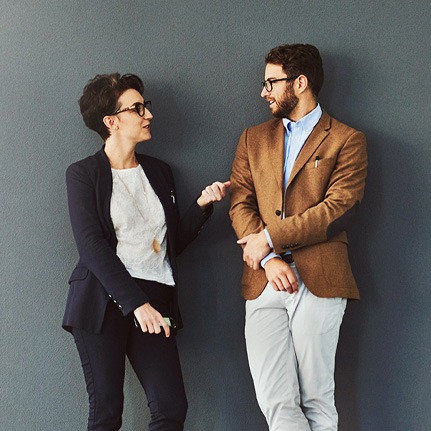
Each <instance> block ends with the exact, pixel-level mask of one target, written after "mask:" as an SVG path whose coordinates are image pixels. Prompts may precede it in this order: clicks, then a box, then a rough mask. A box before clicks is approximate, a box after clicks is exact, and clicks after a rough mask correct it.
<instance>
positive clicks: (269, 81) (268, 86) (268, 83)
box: [261, 75, 300, 93]
mask: <svg viewBox="0 0 431 431" xmlns="http://www.w3.org/2000/svg"><path fill="white" fill-rule="evenodd" d="M299 76H300V75H296V76H290V77H287V78H278V79H267V80H266V81H262V82H261V84H262V88H265V90H266V91H268V93H270V92H271V91H272V84H274V82H279V81H294V80H295V79H296V78H298V77H299Z"/></svg>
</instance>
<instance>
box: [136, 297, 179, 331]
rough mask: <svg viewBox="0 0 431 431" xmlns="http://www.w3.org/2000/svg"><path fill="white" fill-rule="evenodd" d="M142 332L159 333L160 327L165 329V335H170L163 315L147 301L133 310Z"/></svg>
mask: <svg viewBox="0 0 431 431" xmlns="http://www.w3.org/2000/svg"><path fill="white" fill-rule="evenodd" d="M133 314H134V315H135V318H136V320H137V321H138V323H139V326H140V327H141V329H142V332H149V333H150V334H160V332H161V331H162V329H163V330H164V331H165V334H166V337H169V336H170V335H171V330H170V328H169V325H168V324H167V322H166V320H165V319H164V318H163V316H162V315H161V314H160V313H159V312H158V311H157V310H156V309H155V308H153V307H152V306H151V305H150V303H149V302H147V303H145V304H144V305H141V306H140V307H138V308H136V309H135V310H134V311H133Z"/></svg>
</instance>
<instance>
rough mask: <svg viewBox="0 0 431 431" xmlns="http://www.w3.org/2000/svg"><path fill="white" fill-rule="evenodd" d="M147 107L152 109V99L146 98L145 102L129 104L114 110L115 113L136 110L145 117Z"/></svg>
mask: <svg viewBox="0 0 431 431" xmlns="http://www.w3.org/2000/svg"><path fill="white" fill-rule="evenodd" d="M145 109H148V110H149V111H151V100H146V101H145V102H144V103H140V102H137V103H135V104H134V105H132V106H129V107H128V108H124V109H119V110H118V111H116V112H114V114H113V115H117V114H121V113H122V112H126V111H132V110H134V111H136V113H137V114H138V115H139V116H140V117H143V116H144V115H145Z"/></svg>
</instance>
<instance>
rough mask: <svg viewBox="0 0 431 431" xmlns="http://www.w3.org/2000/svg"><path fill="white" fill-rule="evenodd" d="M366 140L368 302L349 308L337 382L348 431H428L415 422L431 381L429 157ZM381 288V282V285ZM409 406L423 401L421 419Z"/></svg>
mask: <svg viewBox="0 0 431 431" xmlns="http://www.w3.org/2000/svg"><path fill="white" fill-rule="evenodd" d="M365 133H366V135H367V142H368V156H369V173H368V178H367V186H366V191H365V198H364V200H363V203H362V205H361V207H360V211H359V214H358V218H357V219H356V222H355V224H354V226H352V228H351V229H350V230H349V241H350V256H351V261H352V266H353V270H354V274H355V276H356V279H357V282H358V285H359V288H360V291H361V301H360V302H352V303H350V304H349V305H348V307H347V311H346V315H345V319H344V322H343V325H342V328H341V334H340V344H339V351H338V355H337V376H336V378H337V391H336V395H337V405H338V410H339V413H340V430H344V429H348V430H350V431H360V430H361V431H363V430H384V429H391V430H400V431H402V430H405V429H417V430H419V429H420V430H422V429H425V428H423V424H421V425H414V423H413V422H414V421H415V420H416V419H415V417H420V416H421V415H423V413H419V412H420V411H421V410H423V409H424V408H425V406H424V403H425V402H426V400H427V399H428V400H429V389H427V388H426V387H425V381H426V379H424V378H423V377H424V375H423V376H422V377H420V376H421V373H423V372H425V373H427V372H429V371H424V367H426V366H425V364H424V361H425V362H426V359H425V357H424V356H422V355H420V351H423V350H425V351H427V350H429V349H430V344H429V343H428V344H427V342H426V340H424V334H421V328H426V326H427V325H426V322H425V317H424V316H426V315H427V314H426V311H423V310H422V308H424V309H426V308H428V307H429V306H430V299H429V295H428V294H426V292H425V289H426V284H424V283H423V282H421V280H420V278H421V277H424V274H423V273H421V272H419V273H418V271H417V266H418V262H417V260H416V256H417V255H418V251H419V254H421V253H420V251H421V250H424V249H425V248H426V247H427V244H426V239H425V237H424V236H423V234H422V232H424V231H425V229H426V223H427V217H428V216H427V211H426V202H427V199H429V198H428V196H425V194H426V188H424V187H423V182H424V178H427V177H426V173H425V172H421V166H423V167H425V163H423V160H424V159H425V157H426V155H425V154H415V146H414V143H409V142H401V141H400V140H399V139H398V140H397V139H396V138H394V137H391V136H381V135H379V134H378V133H376V132H374V131H365ZM385 154H389V155H390V157H387V156H386V155H385ZM418 162H419V163H418ZM428 212H429V211H428ZM421 226H422V227H421ZM375 280H380V281H379V284H378V285H377V284H376V281H375ZM427 304H428V305H427ZM422 320H423V321H422ZM428 330H429V328H428ZM420 370H422V371H420ZM358 376H361V380H360V381H359V380H358ZM362 388H368V389H367V392H366V393H364V392H363V391H362ZM370 388H372V390H371V391H370ZM409 399H418V400H421V402H422V406H421V402H419V403H417V409H418V411H417V413H418V414H415V412H411V414H410V415H405V414H403V413H402V412H403V411H404V409H405V405H406V403H408V402H409V401H408V400H409ZM371 420H372V421H373V422H372V423H370V422H369V421H371Z"/></svg>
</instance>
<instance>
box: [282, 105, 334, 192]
mask: <svg viewBox="0 0 431 431" xmlns="http://www.w3.org/2000/svg"><path fill="white" fill-rule="evenodd" d="M329 128H330V117H329V115H328V114H327V113H326V112H324V113H323V114H322V116H321V118H320V120H319V121H318V123H317V124H316V126H315V127H314V129H313V131H312V132H311V134H310V136H309V137H308V139H307V140H306V141H305V144H304V146H303V147H302V150H301V152H300V153H299V155H298V158H297V159H296V160H295V163H294V165H293V168H292V172H291V174H290V177H289V181H288V183H287V187H289V185H290V183H291V182H292V181H293V179H294V178H295V176H296V175H297V174H298V172H299V171H300V170H301V169H302V168H303V167H304V165H305V164H306V163H307V162H308V161H309V160H310V157H311V156H312V155H313V154H314V153H315V151H316V150H317V148H318V147H319V146H320V144H321V143H322V142H323V140H324V139H325V138H326V136H327V135H328V133H329Z"/></svg>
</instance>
